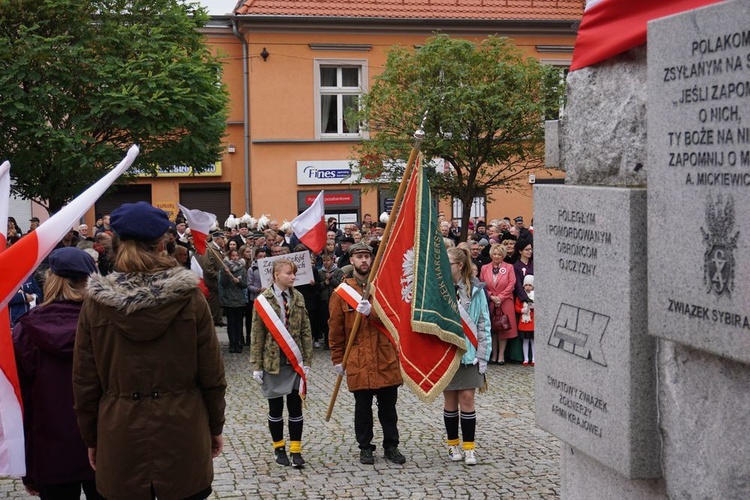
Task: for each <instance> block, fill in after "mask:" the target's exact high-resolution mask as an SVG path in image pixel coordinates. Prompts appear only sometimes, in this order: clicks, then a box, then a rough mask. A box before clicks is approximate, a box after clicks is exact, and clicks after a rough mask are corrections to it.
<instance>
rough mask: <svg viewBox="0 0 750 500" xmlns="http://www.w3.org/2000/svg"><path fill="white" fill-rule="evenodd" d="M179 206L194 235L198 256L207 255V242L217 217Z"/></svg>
mask: <svg viewBox="0 0 750 500" xmlns="http://www.w3.org/2000/svg"><path fill="white" fill-rule="evenodd" d="M177 206H178V207H180V210H181V211H182V215H184V216H185V219H186V220H187V223H188V227H189V228H190V234H192V235H193V245H195V250H196V252H198V255H203V254H204V253H206V240H207V239H208V233H209V232H210V231H211V226H213V225H214V223H215V222H216V216H215V215H214V214H212V213H209V212H204V211H202V210H197V209H193V210H191V209H189V208H185V207H183V206H182V205H180V204H179V203H178V204H177Z"/></svg>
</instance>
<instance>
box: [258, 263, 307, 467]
mask: <svg viewBox="0 0 750 500" xmlns="http://www.w3.org/2000/svg"><path fill="white" fill-rule="evenodd" d="M296 274H297V265H296V264H295V263H294V262H292V261H291V260H287V259H278V260H276V261H274V263H273V283H272V284H271V286H270V287H268V289H266V291H264V292H263V293H261V294H260V295H258V297H257V298H256V299H255V308H254V310H253V328H252V342H251V349H250V363H251V365H252V367H253V379H255V381H256V382H258V383H259V384H261V390H262V391H263V395H264V396H265V397H266V399H268V428H269V430H270V431H271V441H272V442H273V449H274V454H275V456H276V463H277V464H279V465H284V466H289V465H292V466H293V467H303V466H304V465H305V460H304V459H303V458H302V424H303V417H302V399H303V398H304V396H305V393H306V386H307V376H308V374H309V372H310V361H311V359H312V353H313V347H312V332H311V329H310V319H309V318H308V316H307V310H306V309H305V299H304V297H303V296H302V294H301V293H300V292H298V291H296V290H295V289H294V280H295V277H296ZM284 396H286V408H287V411H288V412H289V452H290V453H291V462H290V460H289V457H287V454H286V443H285V441H284V418H283V412H284Z"/></svg>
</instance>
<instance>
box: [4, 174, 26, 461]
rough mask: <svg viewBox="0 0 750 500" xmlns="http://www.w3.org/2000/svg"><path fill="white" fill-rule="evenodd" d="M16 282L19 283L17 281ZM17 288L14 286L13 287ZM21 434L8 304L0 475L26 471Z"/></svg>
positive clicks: (7, 186)
mask: <svg viewBox="0 0 750 500" xmlns="http://www.w3.org/2000/svg"><path fill="white" fill-rule="evenodd" d="M9 202H10V163H9V162H7V161H6V162H4V163H3V164H2V165H0V252H2V251H3V250H5V245H6V241H7V237H8V234H7V233H8V205H9ZM19 286H20V284H19ZM17 290H18V286H17V287H15V289H14V291H17ZM24 446H25V445H24V437H23V400H22V399H21V385H20V383H19V381H18V370H17V369H16V356H15V353H14V349H13V338H12V337H11V332H10V315H9V313H8V306H7V305H4V306H2V308H0V475H10V476H23V475H25V474H26V452H25V448H24Z"/></svg>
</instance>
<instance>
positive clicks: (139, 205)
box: [109, 201, 171, 241]
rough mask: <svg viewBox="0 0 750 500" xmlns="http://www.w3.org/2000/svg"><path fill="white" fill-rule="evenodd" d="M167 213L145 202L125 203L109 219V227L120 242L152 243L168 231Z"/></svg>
mask: <svg viewBox="0 0 750 500" xmlns="http://www.w3.org/2000/svg"><path fill="white" fill-rule="evenodd" d="M170 224H171V222H170V221H169V216H168V215H167V212H165V211H164V210H161V209H159V208H156V207H154V206H152V205H151V204H149V203H146V202H145V201H139V202H136V203H125V204H123V205H122V206H121V207H119V208H118V209H116V210H115V211H114V212H112V214H111V215H110V217H109V225H110V226H111V227H112V229H113V230H114V232H115V234H117V236H119V237H120V239H121V240H142V241H153V240H155V239H157V238H159V237H160V236H163V235H164V233H166V232H167V230H168V229H169V226H170Z"/></svg>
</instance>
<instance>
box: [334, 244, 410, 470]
mask: <svg viewBox="0 0 750 500" xmlns="http://www.w3.org/2000/svg"><path fill="white" fill-rule="evenodd" d="M349 255H350V261H351V265H352V267H353V271H352V277H351V278H348V279H346V280H345V281H344V282H345V283H346V284H348V285H349V286H351V287H352V288H354V289H355V290H356V291H357V292H358V293H359V294H360V295H361V294H362V291H363V289H364V288H365V287H366V286H367V279H368V276H369V274H370V267H371V266H372V248H371V247H370V246H368V245H367V244H365V243H356V244H354V245H352V246H351V247H350V248H349ZM329 312H330V319H329V321H328V329H329V333H328V339H329V344H330V347H331V361H332V362H333V365H334V370H335V371H336V372H337V373H339V374H341V375H344V369H343V368H342V366H341V364H342V362H343V359H344V351H345V349H346V344H347V340H348V338H349V336H350V335H352V334H353V332H352V327H353V326H354V321H355V319H356V317H357V314H362V315H363V316H364V317H363V318H362V322H361V323H360V326H359V330H358V332H356V335H357V339H356V342H355V343H354V344H352V347H351V353H350V355H349V358H348V360H347V365H346V383H347V386H348V388H349V391H351V392H352V393H353V394H354V402H355V403H354V433H355V435H356V438H357V443H359V450H360V453H359V461H360V462H361V463H363V464H374V463H375V457H374V455H373V451H374V450H375V446H373V445H372V439H373V419H372V400H373V397H376V398H377V401H378V402H377V405H378V420H380V425H381V426H382V428H383V448H384V451H385V454H384V456H385V459H386V460H389V461H391V462H394V463H397V464H403V463H404V462H406V458H405V457H404V456H403V455H402V454H401V452H400V451H399V450H398V444H399V436H398V427H397V424H398V414H397V413H396V400H397V399H398V387H399V386H400V385H401V384H403V379H402V378H401V369H400V367H399V360H398V354H397V352H396V349H395V347H394V346H393V345H392V344H391V343H390V340H389V339H388V337H387V336H386V335H385V334H384V333H382V331H381V330H382V323H381V322H380V320H379V319H378V317H377V315H376V314H375V313H374V312H372V308H371V306H370V303H369V301H367V300H364V299H363V300H362V301H360V303H359V305H358V306H357V308H356V309H353V308H352V307H351V306H349V304H348V303H347V302H346V301H345V300H344V299H343V298H342V297H341V296H340V295H339V294H338V293H334V294H333V295H331V300H330V303H329ZM378 327H380V328H378Z"/></svg>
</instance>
